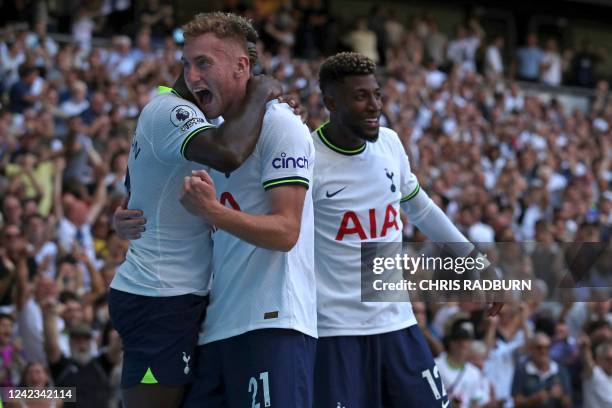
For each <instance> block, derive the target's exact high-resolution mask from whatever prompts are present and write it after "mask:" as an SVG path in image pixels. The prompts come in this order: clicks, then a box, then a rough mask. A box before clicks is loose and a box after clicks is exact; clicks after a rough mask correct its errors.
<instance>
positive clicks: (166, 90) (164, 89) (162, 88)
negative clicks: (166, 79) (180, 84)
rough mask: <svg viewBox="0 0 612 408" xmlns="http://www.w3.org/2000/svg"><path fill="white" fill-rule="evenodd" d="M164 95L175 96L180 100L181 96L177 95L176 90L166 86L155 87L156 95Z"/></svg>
mask: <svg viewBox="0 0 612 408" xmlns="http://www.w3.org/2000/svg"><path fill="white" fill-rule="evenodd" d="M165 93H173V94H175V95H176V96H178V97H179V98H182V96H181V94H179V93H178V92H177V91H176V90H174V89H173V88H170V87H168V86H163V85H160V86H158V87H157V94H158V95H161V94H165Z"/></svg>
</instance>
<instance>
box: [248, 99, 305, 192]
mask: <svg viewBox="0 0 612 408" xmlns="http://www.w3.org/2000/svg"><path fill="white" fill-rule="evenodd" d="M268 109H269V112H268V113H267V114H266V116H267V117H266V118H264V125H263V130H262V136H261V140H260V144H259V146H258V149H259V153H260V155H261V162H262V172H261V174H262V176H261V183H262V185H263V187H264V189H266V190H268V189H271V188H274V187H279V186H284V185H301V186H304V187H306V188H309V186H310V182H311V179H312V170H313V166H314V146H313V143H312V137H311V136H310V132H309V131H308V128H307V127H306V125H304V124H303V123H302V122H301V120H300V119H299V117H297V116H296V115H295V114H294V113H293V112H292V111H291V110H290V109H289V107H288V106H286V105H284V104H276V105H272V107H270V108H268Z"/></svg>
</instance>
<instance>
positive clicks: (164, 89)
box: [157, 85, 173, 95]
mask: <svg viewBox="0 0 612 408" xmlns="http://www.w3.org/2000/svg"><path fill="white" fill-rule="evenodd" d="M172 91H173V89H172V88H170V87H168V86H163V85H160V86H158V87H157V94H158V95H161V94H165V93H169V92H172Z"/></svg>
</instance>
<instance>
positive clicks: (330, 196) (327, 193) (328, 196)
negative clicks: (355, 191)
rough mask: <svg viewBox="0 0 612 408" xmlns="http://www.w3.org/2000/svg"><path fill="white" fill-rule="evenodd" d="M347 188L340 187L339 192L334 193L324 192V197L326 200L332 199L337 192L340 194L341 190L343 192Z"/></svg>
mask: <svg viewBox="0 0 612 408" xmlns="http://www.w3.org/2000/svg"><path fill="white" fill-rule="evenodd" d="M346 187H347V186H344V187H342V188H341V189H340V190H338V191H336V192H335V193H331V194H330V193H329V191H326V192H325V197H327V198H332V197H333V196H335V195H336V194H338V193H339V192H341V191H342V190H344V189H345V188H346Z"/></svg>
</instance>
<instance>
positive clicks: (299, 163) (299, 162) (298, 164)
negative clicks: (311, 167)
mask: <svg viewBox="0 0 612 408" xmlns="http://www.w3.org/2000/svg"><path fill="white" fill-rule="evenodd" d="M272 167H274V168H275V169H289V168H291V169H295V168H300V169H304V168H306V169H307V168H308V159H307V158H306V157H305V156H304V157H291V156H289V157H287V153H281V155H280V157H277V158H275V159H274V160H272Z"/></svg>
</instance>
